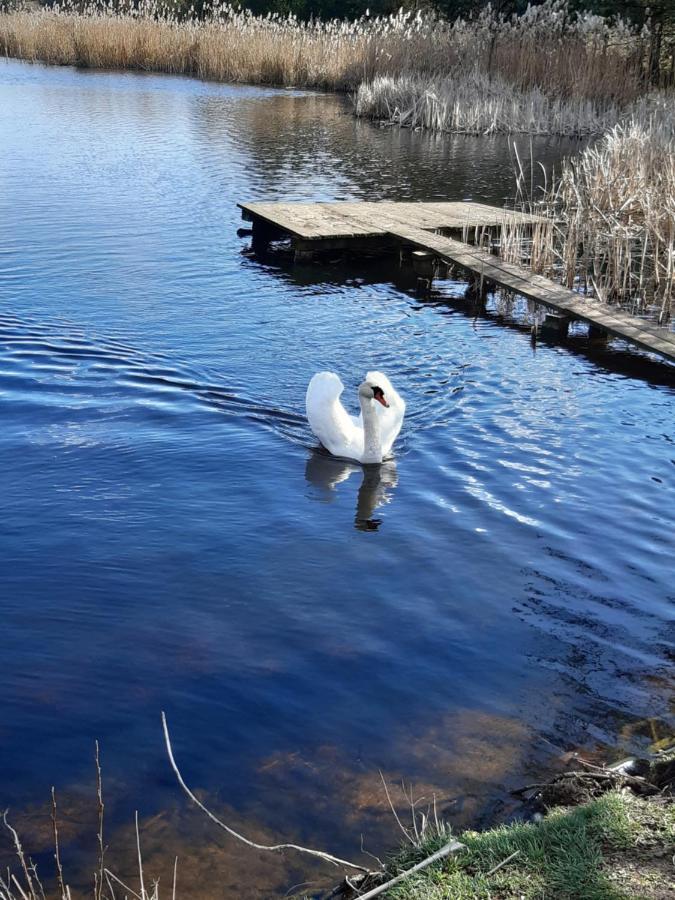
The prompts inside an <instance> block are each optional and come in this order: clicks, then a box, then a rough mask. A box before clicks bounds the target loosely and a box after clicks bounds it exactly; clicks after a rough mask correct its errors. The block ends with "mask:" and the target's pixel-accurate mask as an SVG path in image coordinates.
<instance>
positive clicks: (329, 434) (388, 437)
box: [306, 372, 405, 462]
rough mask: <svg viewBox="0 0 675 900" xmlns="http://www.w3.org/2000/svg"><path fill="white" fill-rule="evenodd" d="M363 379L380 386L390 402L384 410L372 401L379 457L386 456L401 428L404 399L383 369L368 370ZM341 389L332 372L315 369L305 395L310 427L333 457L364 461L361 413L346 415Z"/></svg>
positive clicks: (341, 385)
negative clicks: (378, 431)
mask: <svg viewBox="0 0 675 900" xmlns="http://www.w3.org/2000/svg"><path fill="white" fill-rule="evenodd" d="M366 381H367V382H369V383H372V384H376V385H378V386H379V387H381V388H382V390H383V391H384V395H385V397H386V399H387V402H388V403H389V408H388V409H387V408H385V407H383V406H382V405H381V404H379V403H374V401H373V405H374V407H375V410H376V414H377V418H378V421H379V426H380V435H381V443H382V458H385V457H386V456H387V455H388V454H389V453H390V452H391V448H392V446H393V444H394V441H395V440H396V438H397V436H398V433H399V431H400V430H401V425H402V424H403V415H404V413H405V402H404V401H403V398H402V397H400V396H399V395H398V394H397V393H396V391H395V390H394V387H393V386H392V384H391V382H390V381H389V379H388V378H387V376H386V375H384V374H383V373H382V372H368V374H367V375H366ZM343 390H344V385H343V384H342V382H341V381H340V379H339V378H338V376H337V375H335V374H334V373H333V372H317V373H316V375H314V376H313V378H312V380H311V381H310V382H309V386H308V387H307V397H306V406H307V419H308V421H309V427H310V428H311V429H312V431H313V432H314V434H315V435H316V436H317V437H318V439H319V440H320V441H321V443H322V444H323V446H324V447H325V448H326V449H327V450H328V451H330V453H332V454H333V456H341V457H344V458H346V459H355V460H357V461H358V462H363V461H364V460H363V456H364V431H363V415H362V414H360V415H359V416H350V415H349V413H348V412H347V410H346V409H345V408H344V406H343V405H342V402H341V400H340V396H341V394H342V392H343Z"/></svg>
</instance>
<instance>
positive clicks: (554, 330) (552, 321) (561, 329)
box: [539, 312, 572, 338]
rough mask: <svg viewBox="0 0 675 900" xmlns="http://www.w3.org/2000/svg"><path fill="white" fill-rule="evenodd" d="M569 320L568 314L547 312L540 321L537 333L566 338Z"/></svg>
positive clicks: (544, 335)
mask: <svg viewBox="0 0 675 900" xmlns="http://www.w3.org/2000/svg"><path fill="white" fill-rule="evenodd" d="M571 321H572V319H571V317H570V316H561V315H560V314H559V313H551V312H548V313H546V315H545V316H544V321H543V322H542V323H541V326H540V328H539V334H541V335H542V337H549V338H566V337H567V332H568V331H569V327H570V322H571Z"/></svg>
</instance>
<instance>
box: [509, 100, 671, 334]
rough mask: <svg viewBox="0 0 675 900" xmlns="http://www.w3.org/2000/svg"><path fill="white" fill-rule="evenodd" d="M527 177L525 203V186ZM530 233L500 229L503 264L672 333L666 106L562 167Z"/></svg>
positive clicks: (647, 108) (535, 205)
mask: <svg viewBox="0 0 675 900" xmlns="http://www.w3.org/2000/svg"><path fill="white" fill-rule="evenodd" d="M526 180H527V179H525V177H524V175H523V171H522V168H521V171H520V175H519V181H520V187H521V195H522V194H523V193H524V184H525V181H526ZM525 205H526V206H527V207H528V208H529V209H531V210H532V211H534V212H537V213H539V214H543V215H544V216H546V221H545V222H543V223H542V224H540V225H537V226H536V227H534V229H532V230H525V229H523V228H519V227H517V226H508V225H507V226H505V227H504V228H503V229H502V240H501V255H502V256H503V257H504V258H506V259H507V260H510V261H512V262H519V263H524V264H526V265H528V266H531V268H532V269H533V271H535V272H538V273H540V274H543V275H546V276H548V277H551V278H554V279H555V280H557V281H560V282H562V283H563V284H565V285H566V286H567V287H570V288H576V289H578V290H580V291H582V292H583V293H587V294H590V295H591V296H593V297H595V298H597V299H598V300H601V301H603V302H605V303H616V304H619V305H621V306H623V307H625V308H626V309H627V310H629V311H630V312H633V313H636V314H640V315H649V316H651V317H652V318H654V319H656V320H657V321H658V322H660V323H661V324H665V323H666V322H667V321H668V320H669V319H670V317H671V315H672V312H673V304H674V299H673V281H674V279H675V117H674V116H673V112H672V106H671V105H670V104H669V103H668V101H667V99H666V98H656V100H654V101H652V103H651V104H649V105H647V104H645V105H644V106H643V108H642V109H641V110H640V111H639V112H636V113H635V114H634V115H633V116H631V117H630V118H629V119H628V120H627V121H626V122H625V123H623V124H621V125H617V126H615V127H614V128H613V129H611V130H610V131H608V132H607V134H605V135H604V137H603V138H602V140H600V141H599V142H598V143H597V144H595V145H593V146H591V147H588V148H587V149H586V150H585V151H584V152H583V153H581V154H580V155H579V156H577V157H573V158H572V159H567V160H565V161H564V162H563V165H562V170H561V172H560V174H559V175H558V176H557V177H555V178H554V182H553V184H552V186H551V187H549V188H548V189H547V190H545V191H544V196H543V199H542V200H540V201H536V202H534V201H532V200H531V199H530V200H528V202H527V203H526V204H525Z"/></svg>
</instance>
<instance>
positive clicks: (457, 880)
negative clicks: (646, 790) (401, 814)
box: [386, 792, 675, 900]
mask: <svg viewBox="0 0 675 900" xmlns="http://www.w3.org/2000/svg"><path fill="white" fill-rule="evenodd" d="M447 839H448V835H447V834H437V835H435V836H433V837H431V838H429V839H428V840H427V841H426V842H425V844H424V846H423V847H422V848H421V849H420V850H413V849H412V848H410V849H408V850H404V851H402V852H401V854H400V855H399V856H397V857H396V858H395V859H394V861H393V863H392V866H391V870H392V873H393V874H398V872H401V871H403V870H404V869H407V868H409V867H410V866H411V865H412V864H414V863H416V862H419V861H420V860H421V859H423V858H425V857H427V856H429V855H430V854H431V853H433V852H434V851H435V850H437V849H439V847H441V846H442V845H443V844H444V843H446V842H447ZM460 840H461V841H462V843H464V844H465V845H466V848H467V849H466V850H465V851H462V852H460V853H458V854H455V855H453V856H452V857H450V858H448V859H447V860H445V861H444V862H443V863H442V864H439V865H437V866H434V867H433V868H430V869H427V870H426V871H424V872H422V873H420V874H419V875H418V876H416V877H413V878H410V879H408V880H407V881H406V882H404V883H403V884H401V885H400V886H398V887H397V888H394V889H393V890H391V891H390V892H388V893H387V895H386V896H387V897H388V898H389V900H394V898H395V900H483V898H484V900H498V898H518V900H519V898H524V900H535V898H536V900H572V898H574V900H626V898H628V897H630V898H633V900H635V898H636V897H638V896H642V893H641V892H640V891H638V893H636V892H635V886H634V885H633V886H632V887H630V886H629V887H628V891H629V892H626V884H625V879H622V878H615V879H613V878H612V867H611V864H608V862H607V858H608V857H612V858H616V857H618V858H620V859H623V858H624V857H626V858H627V857H629V856H630V855H631V853H638V854H644V853H645V850H646V849H647V848H649V847H652V848H653V847H657V848H660V849H663V848H668V847H669V846H670V852H671V853H672V852H673V848H672V843H673V842H674V841H675V805H673V804H670V805H668V806H664V805H659V804H655V803H645V802H644V801H642V800H639V799H637V798H635V797H633V796H629V795H624V794H620V793H618V792H611V793H608V794H605V795H604V796H602V797H600V798H598V799H596V800H594V801H592V802H590V803H588V804H585V805H583V806H579V807H576V808H574V809H571V810H565V809H559V810H554V811H553V812H551V813H549V814H548V815H547V816H546V818H545V819H544V820H543V821H541V822H539V823H531V824H514V825H507V826H501V827H499V828H494V829H492V830H491V831H486V832H482V833H477V832H475V831H468V832H465V833H464V834H463V835H461V837H460ZM516 851H518V855H517V856H516V857H515V858H514V859H513V860H512V861H511V862H509V863H507V864H506V865H505V866H504V867H503V868H502V869H500V870H499V871H497V872H495V873H494V874H493V875H491V876H490V877H487V873H489V872H490V870H491V869H493V868H494V866H496V865H497V864H498V863H500V862H502V861H503V860H505V859H506V858H507V857H508V856H510V855H511V854H512V853H515V852H516Z"/></svg>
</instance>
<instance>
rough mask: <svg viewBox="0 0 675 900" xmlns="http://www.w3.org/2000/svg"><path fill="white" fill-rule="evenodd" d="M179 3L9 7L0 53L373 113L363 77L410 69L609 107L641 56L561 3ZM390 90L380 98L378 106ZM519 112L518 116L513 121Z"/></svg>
mask: <svg viewBox="0 0 675 900" xmlns="http://www.w3.org/2000/svg"><path fill="white" fill-rule="evenodd" d="M177 8H178V7H177V6H175V5H173V4H171V3H166V2H163V0H141V2H140V3H135V2H134V3H132V2H130V0H119V2H116V0H108V2H96V0H85V2H77V0H65V2H63V3H61V4H55V5H54V6H52V7H45V8H43V9H40V10H27V9H20V8H19V9H18V10H16V11H13V12H9V13H7V14H3V15H0V48H1V51H2V52H3V53H4V54H5V55H7V56H14V57H19V58H23V59H31V60H36V59H39V60H44V61H46V62H50V63H59V64H71V65H84V66H92V67H105V68H138V69H147V70H155V71H166V72H180V73H186V74H196V75H199V76H201V77H204V78H209V79H216V80H222V81H235V82H236V81H240V82H249V83H260V84H278V85H284V84H285V85H288V84H293V85H297V86H312V87H325V88H331V89H337V90H353V89H355V88H356V87H357V86H358V85H359V84H360V83H361V82H367V83H369V84H370V86H369V87H365V88H363V92H362V93H360V95H359V101H358V108H359V109H360V111H361V112H362V113H363V114H365V115H380V111H378V110H379V107H378V106H377V102H376V97H377V94H378V92H379V91H380V89H382V90H384V87H385V86H386V85H388V82H386V83H385V82H382V83H381V84H380V82H377V84H380V87H379V88H374V87H373V79H377V78H378V77H381V76H382V77H385V78H386V77H397V76H410V75H415V74H422V75H425V76H427V77H429V76H441V77H442V76H452V78H453V79H454V78H456V77H457V73H459V72H463V71H473V70H475V71H477V72H481V73H487V75H489V76H490V78H492V77H494V78H495V79H496V81H495V82H494V84H495V85H496V87H495V88H494V91H495V92H496V93H497V94H498V93H499V92H500V91H501V90H504V91H507V93H508V91H511V88H506V87H500V85H512V86H513V88H514V89H516V90H517V91H526V92H528V91H530V92H531V91H540V92H543V93H544V94H546V95H547V96H551V97H569V98H572V99H573V102H574V103H580V104H581V105H582V106H583V104H584V103H585V102H586V101H592V102H598V103H602V104H605V105H606V106H607V108H608V109H611V108H612V105H613V104H616V103H623V102H628V101H630V100H632V99H634V98H635V97H636V96H637V95H638V94H639V93H640V91H641V89H642V79H643V72H644V67H645V60H646V54H647V52H648V37H649V36H648V34H646V32H645V33H644V34H643V33H638V32H635V31H634V30H632V29H631V28H629V27H628V26H626V25H625V24H623V23H620V22H619V23H615V22H613V23H611V24H610V23H609V22H608V21H606V20H604V19H601V18H599V17H597V16H590V15H581V16H580V17H578V18H576V19H575V18H574V17H573V16H572V15H571V14H570V11H569V10H568V8H567V6H566V5H565V4H564V3H561V2H559V0H557V2H556V0H548V2H546V3H545V4H544V5H543V6H542V7H540V8H537V9H529V10H528V11H527V13H525V14H524V15H523V16H520V17H515V18H513V19H507V18H504V17H503V16H501V15H499V14H497V13H495V12H494V11H493V10H492V9H491V8H490V7H488V8H487V9H486V10H485V11H484V12H483V13H481V15H479V16H478V17H476V18H473V19H471V20H463V19H458V20H456V21H455V22H446V21H443V20H439V19H438V18H436V17H434V16H433V15H422V14H421V13H419V12H418V13H417V14H413V13H412V12H403V11H400V12H399V13H398V14H396V15H393V16H389V17H378V18H371V17H364V18H362V19H360V20H358V21H356V22H343V21H337V20H336V21H331V22H320V21H313V22H308V23H304V22H299V21H297V20H296V19H295V18H293V17H288V18H286V17H282V16H277V15H269V16H253V15H251V14H250V13H248V11H237V10H235V9H233V8H232V7H231V6H229V5H227V4H224V3H220V2H218V0H215V2H214V3H207V4H205V10H204V16H203V18H201V19H193V18H189V17H185V16H181V17H179V16H177V15H176V12H175V11H176V9H177ZM404 83H405V84H407V83H408V82H404ZM483 83H484V82H482V81H481V80H480V78H478V80H477V81H475V82H469V86H471V85H472V91H473V92H474V93H475V90H476V85H482V84H483ZM388 90H389V87H388V86H387V87H386V91H384V93H383V94H382V96H381V98H380V101H379V102H380V104H381V102H384V103H385V106H386V103H387V102H388V101H386V97H385V95H386V94H387V91H388ZM528 96H529V95H528ZM368 98H370V100H369V99H368ZM469 99H471V98H469ZM473 99H475V96H474V97H473ZM460 100H461V102H464V99H463V98H461V97H460ZM426 102H427V101H426V97H425V99H424V104H426ZM529 102H530V101H529V100H528V101H527V103H529ZM545 102H546V101H545V100H544V99H542V100H541V103H542V104H544V105H545ZM515 105H516V106H519V103H516V104H515ZM526 106H527V104H526ZM507 107H508V103H506V104H504V103H502V108H503V110H504V114H505V115H511V114H513V110H509V109H508V108H507ZM489 115H491V116H492V117H493V118H494V115H495V114H494V112H490V113H489ZM526 115H527V113H526V112H524V111H523V110H520V111H519V112H518V116H519V120H521V119H523V116H526ZM523 124H526V123H524V122H523ZM534 124H535V123H533V127H534ZM528 130H529V129H528Z"/></svg>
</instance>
